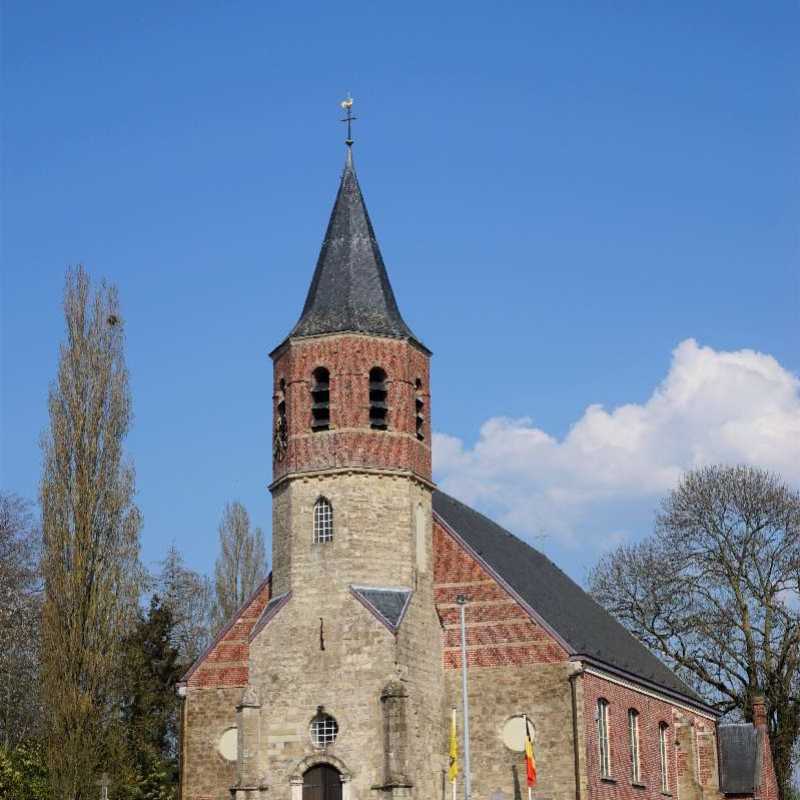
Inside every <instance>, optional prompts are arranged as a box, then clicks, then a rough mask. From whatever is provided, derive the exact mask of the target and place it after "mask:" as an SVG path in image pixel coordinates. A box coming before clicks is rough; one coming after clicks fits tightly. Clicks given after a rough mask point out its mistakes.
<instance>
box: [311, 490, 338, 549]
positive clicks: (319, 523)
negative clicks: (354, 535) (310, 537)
mask: <svg viewBox="0 0 800 800" xmlns="http://www.w3.org/2000/svg"><path fill="white" fill-rule="evenodd" d="M332 541H333V506H332V505H331V501H330V500H328V498H327V497H320V498H318V500H317V502H316V503H314V544H324V543H325V542H332Z"/></svg>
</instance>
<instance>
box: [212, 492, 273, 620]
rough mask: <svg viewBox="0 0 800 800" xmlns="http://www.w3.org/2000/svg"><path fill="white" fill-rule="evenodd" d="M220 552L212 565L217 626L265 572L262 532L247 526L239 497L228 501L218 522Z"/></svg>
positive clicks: (236, 606) (231, 614)
mask: <svg viewBox="0 0 800 800" xmlns="http://www.w3.org/2000/svg"><path fill="white" fill-rule="evenodd" d="M219 544H220V554H219V556H218V557H217V561H216V564H215V565H214V590H215V595H216V597H215V603H214V624H215V628H216V629H217V630H219V628H220V627H222V626H223V625H224V624H225V623H226V622H228V620H230V618H231V617H232V616H233V614H234V612H235V611H236V610H237V609H238V608H239V607H240V606H241V605H242V604H243V603H244V601H245V600H246V599H247V598H248V597H249V596H250V595H251V594H252V593H253V592H254V591H255V589H256V587H257V586H258V584H259V583H261V581H262V580H263V579H264V578H265V577H266V574H267V559H266V555H265V551H264V534H263V533H262V531H261V528H256V529H255V530H251V529H250V515H249V514H248V513H247V509H246V508H245V507H244V506H243V505H242V504H241V503H240V502H238V501H234V502H233V503H228V504H227V505H226V506H225V512H224V513H223V515H222V521H221V522H220V525H219Z"/></svg>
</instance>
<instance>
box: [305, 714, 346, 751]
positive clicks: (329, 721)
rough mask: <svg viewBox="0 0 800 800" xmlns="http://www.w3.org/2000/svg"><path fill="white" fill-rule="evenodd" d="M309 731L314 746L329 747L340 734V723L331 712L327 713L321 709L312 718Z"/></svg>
mask: <svg viewBox="0 0 800 800" xmlns="http://www.w3.org/2000/svg"><path fill="white" fill-rule="evenodd" d="M309 732H310V733H311V741H312V742H313V743H314V747H327V746H328V745H329V744H333V743H334V742H335V741H336V737H337V736H338V734H339V723H338V722H336V720H335V719H334V718H333V717H332V716H331V715H330V714H325V713H324V712H323V711H321V710H320V711H318V712H317V715H316V716H315V717H314V719H312V720H311V725H310V726H309Z"/></svg>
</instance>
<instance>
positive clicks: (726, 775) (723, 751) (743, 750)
mask: <svg viewBox="0 0 800 800" xmlns="http://www.w3.org/2000/svg"><path fill="white" fill-rule="evenodd" d="M717 737H718V741H719V788H720V789H721V790H722V791H723V792H724V793H725V794H752V793H753V792H754V791H755V789H756V787H757V786H758V776H759V774H760V773H761V767H760V764H759V758H758V756H759V747H758V731H757V730H756V728H755V726H754V725H752V724H751V723H749V722H748V723H744V724H740V725H720V726H718V727H717Z"/></svg>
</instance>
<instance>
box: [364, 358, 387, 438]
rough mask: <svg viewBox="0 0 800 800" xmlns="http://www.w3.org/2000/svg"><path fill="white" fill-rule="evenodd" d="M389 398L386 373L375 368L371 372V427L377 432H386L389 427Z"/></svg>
mask: <svg viewBox="0 0 800 800" xmlns="http://www.w3.org/2000/svg"><path fill="white" fill-rule="evenodd" d="M388 397H389V391H388V388H387V386H386V372H384V370H382V369H381V368H380V367H373V368H372V369H371V370H370V371H369V426H370V428H372V429H373V430H375V431H385V430H387V429H388V427H389V403H388Z"/></svg>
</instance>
